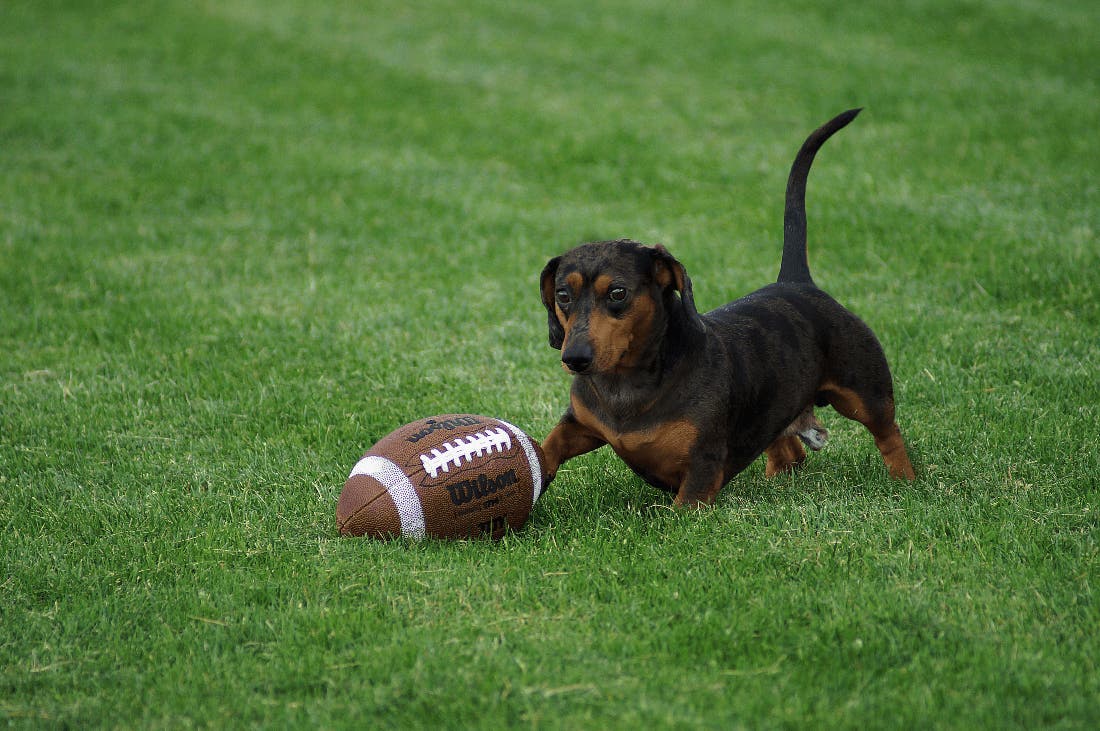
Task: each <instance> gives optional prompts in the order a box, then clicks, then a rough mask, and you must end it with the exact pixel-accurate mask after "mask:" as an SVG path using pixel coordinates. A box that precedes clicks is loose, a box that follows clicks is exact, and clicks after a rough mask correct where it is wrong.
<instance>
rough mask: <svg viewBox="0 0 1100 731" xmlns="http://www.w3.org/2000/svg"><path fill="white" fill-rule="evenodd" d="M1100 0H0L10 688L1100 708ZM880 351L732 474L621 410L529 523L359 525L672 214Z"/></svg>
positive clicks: (69, 716) (747, 272) (952, 711)
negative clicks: (803, 162)
mask: <svg viewBox="0 0 1100 731" xmlns="http://www.w3.org/2000/svg"><path fill="white" fill-rule="evenodd" d="M1097 27H1100V6H1097V5H1096V3H1094V2H1070V1H1069V0H1058V1H1054V2H1044V3H1036V2H993V1H992V0H985V1H984V2H983V1H979V0H966V1H965V2H957V1H956V2H950V1H948V0H910V1H907V2H902V3H890V4H879V5H877V6H876V5H871V4H855V3H844V2H834V1H832V0H828V1H826V2H821V1H816V2H809V0H800V1H796V2H774V1H771V0H769V1H767V2H765V1H764V0H749V2H744V3H736V4H728V7H726V6H725V4H721V6H720V4H717V3H700V2H688V3H681V4H676V3H667V2H650V1H648V0H636V1H632V2H627V1H626V0H616V1H613V2H606V3H592V2H588V1H585V2H581V1H580V0H575V1H574V0H565V1H563V2H552V3H522V4H521V3H503V2H489V1H488V0H474V1H465V2H443V1H440V2H412V3H408V2H389V1H383V2H376V3H356V2H347V1H343V0H336V1H334V2H326V3H304V2H297V3H296V2H288V1H283V0H278V1H274V2H258V1H249V0H229V1H227V2H177V1H166V2H159V3H147V2H109V3H101V2H91V1H88V2H77V1H73V2H62V1H49V2H31V1H29V0H7V1H5V2H4V3H2V4H0V295H2V297H0V557H2V558H0V561H2V564H0V566H2V569H3V570H2V572H0V590H2V597H3V599H2V601H0V618H2V632H0V719H2V720H4V721H6V722H7V723H8V724H10V725H14V726H29V727H54V726H56V727H69V728H89V727H121V728H135V727H140V728H180V727H192V726H197V727H214V728H233V727H250V726H262V727H299V728H303V727H304V728H312V727H317V728H340V727H348V728H423V729H438V728H454V729H463V728H485V729H490V728H491V729H499V728H539V729H602V728H616V729H637V728H647V727H648V728H661V729H663V728H714V729H729V728H738V727H743V728H773V727H785V728H830V729H832V728H852V729H857V728H858V729H864V728H922V729H923V728H1022V729H1034V728H1041V727H1056V728H1071V729H1072V728H1081V729H1087V728H1096V727H1097V726H1100V670H1098V668H1097V658H1100V606H1098V603H1097V597H1096V595H1095V592H1096V590H1097V588H1100V587H1093V586H1092V584H1093V583H1094V582H1096V583H1100V531H1098V526H1100V481H1098V478H1097V475H1098V474H1100V457H1098V454H1100V449H1098V447H1097V444H1096V435H1097V426H1098V424H1100V377H1098V366H1097V363H1098V362H1100V274H1098V272H1100V245H1098V238H1097V232H1098V229H1100V213H1098V210H1100V190H1098V181H1097V173H1096V169H1097V162H1098V157H1097V151H1096V149H1097V146H1096V137H1097V132H1096V130H1097V128H1098V126H1100V90H1098V83H1097V82H1098V77H1097V74H1096V70H1097V68H1100V47H1098V46H1097V43H1096V29H1097ZM852 106H862V107H864V108H865V111H864V112H863V114H861V115H860V117H859V118H858V119H857V120H856V121H855V122H854V123H853V124H852V125H851V126H849V127H848V128H846V129H845V130H843V131H842V132H841V133H839V134H838V135H837V137H835V138H834V139H833V140H831V141H830V142H829V143H828V145H827V146H826V147H825V148H824V149H823V150H822V152H821V154H820V155H819V156H818V160H817V163H816V164H815V168H814V171H813V174H812V175H811V178H810V184H809V195H808V199H809V200H808V206H809V238H810V260H811V266H812V267H813V271H814V276H815V279H816V280H817V282H818V283H819V284H820V285H822V286H823V287H824V288H825V289H827V290H828V291H830V292H831V293H832V294H833V295H834V296H836V297H837V298H838V299H839V300H840V301H841V302H843V303H845V304H846V305H848V306H849V307H850V308H851V309H853V310H854V311H855V312H856V313H858V314H859V315H861V316H862V317H863V318H864V319H865V320H866V321H867V322H868V323H869V324H870V325H871V327H872V328H873V329H874V330H875V331H876V333H877V334H878V335H879V337H880V339H881V340H882V342H883V345H884V348H885V350H886V353H887V356H888V358H889V359H890V362H891V365H892V368H893V371H894V377H895V382H896V389H897V401H898V419H899V422H900V424H901V427H902V430H903V432H904V433H905V435H906V438H907V440H908V442H909V445H910V451H911V454H912V456H913V460H914V463H915V465H916V468H917V471H918V475H919V476H918V480H917V481H916V482H915V483H913V484H902V483H899V482H894V481H891V480H890V479H889V478H888V477H887V476H886V473H885V469H884V467H883V466H882V463H881V459H880V458H879V457H878V454H877V452H876V450H875V449H874V446H873V444H872V442H871V440H870V438H869V437H868V436H867V434H866V432H865V430H863V429H862V427H859V426H858V425H856V424H854V423H852V422H847V421H846V420H844V419H843V418H841V417H840V416H839V415H837V414H836V413H835V412H833V411H831V410H829V409H825V410H822V411H821V412H820V417H821V419H822V420H823V422H824V423H825V425H826V426H827V427H828V428H829V430H830V432H831V434H832V440H831V442H830V444H829V445H828V446H827V447H826V448H825V450H824V451H822V452H820V453H817V454H815V455H813V456H811V458H810V459H809V460H808V462H807V463H806V465H805V467H804V469H802V470H801V471H800V472H799V473H797V474H796V475H794V476H787V477H781V478H778V479H774V480H767V479H765V478H764V467H763V462H762V461H759V462H758V463H756V464H755V465H753V466H752V467H751V468H750V469H748V470H746V471H745V472H743V473H742V474H740V475H738V476H737V477H736V478H735V479H734V480H733V481H732V482H731V483H730V484H729V485H728V486H727V487H726V488H725V489H724V490H723V492H722V493H721V495H720V497H719V499H718V501H717V504H716V505H715V506H714V507H712V508H706V509H701V510H698V511H677V510H673V509H672V508H671V506H670V500H669V498H668V496H667V495H665V494H664V493H661V492H659V491H656V490H654V489H652V488H650V487H648V486H647V485H645V484H644V483H642V482H641V481H639V480H638V479H637V478H635V477H634V476H633V475H632V473H630V471H629V470H628V469H627V468H626V467H625V466H624V465H623V464H622V463H621V462H619V461H618V460H617V459H616V458H615V457H614V455H611V454H605V453H604V451H605V450H601V451H598V452H595V453H592V454H590V455H586V456H584V457H581V458H578V459H576V460H574V461H572V462H570V463H568V464H567V465H566V466H565V467H564V468H563V470H562V471H561V473H560V474H559V476H558V478H557V480H556V481H555V482H554V484H553V485H552V486H551V488H550V489H549V491H548V492H547V493H545V494H544V496H543V497H542V499H541V500H540V501H539V503H538V504H537V505H536V506H535V510H534V511H533V513H532V515H531V518H530V521H529V523H528V524H527V526H526V527H525V528H524V529H523V530H522V531H519V532H516V533H512V534H509V535H508V536H506V537H505V538H504V539H503V540H502V541H500V542H499V543H492V542H486V541H466V542H438V541H425V542H420V543H414V542H405V541H395V542H388V543H383V542H375V541H369V540H362V539H346V538H340V537H338V536H337V535H336V528H335V519H334V513H335V505H336V498H337V495H338V494H339V491H340V488H341V487H342V485H343V482H344V479H345V478H346V476H347V473H348V471H349V470H350V469H351V467H352V466H353V465H354V464H355V462H356V461H357V459H358V458H359V456H360V455H361V454H362V452H363V451H365V450H366V449H367V448H368V447H369V446H370V445H371V444H372V443H374V442H375V441H377V440H378V439H380V438H381V437H382V436H384V435H385V434H386V433H388V432H389V431H391V430H392V429H393V428H395V427H396V426H398V425H400V424H403V423H405V422H408V421H411V420H413V419H415V418H417V417H421V416H427V415H430V414H435V413H448V412H473V413H482V414H488V415H493V416H498V417H501V418H506V419H508V420H509V421H511V422H513V423H515V424H518V425H520V426H522V427H523V428H525V429H526V430H527V431H528V432H529V433H530V434H532V435H533V436H535V437H536V438H540V439H541V438H542V437H543V436H545V434H546V433H547V432H548V431H549V430H550V428H551V427H552V426H553V425H554V423H555V422H556V420H557V418H558V416H559V415H560V413H561V411H562V409H563V408H564V406H565V404H566V394H567V390H568V376H566V375H565V374H564V373H563V372H562V370H561V368H560V367H559V364H558V357H559V354H558V353H557V352H556V351H554V350H552V349H550V348H549V347H547V344H546V329H545V328H546V317H545V311H544V310H543V308H542V305H541V303H540V301H539V293H538V274H539V271H540V270H541V268H542V266H543V265H544V264H545V262H546V261H547V259H549V258H550V257H551V256H554V255H556V254H559V253H561V252H562V251H564V250H565V249H567V248H569V247H570V246H572V245H574V244H576V243H579V242H581V241H585V240H592V239H605V238H617V237H623V236H629V237H632V238H636V239H639V240H642V241H646V242H649V243H658V242H659V243H663V244H664V245H666V246H667V247H668V248H669V249H670V250H671V251H672V252H673V253H674V254H675V255H676V256H677V257H678V258H679V259H680V261H682V262H683V263H684V264H685V266H686V267H687V270H688V272H689V273H690V274H691V275H692V278H693V281H694V285H695V295H696V302H697V304H698V305H699V306H700V309H709V308H711V307H716V306H718V305H719V304H721V303H723V302H725V301H727V300H729V299H732V298H734V297H736V296H739V295H741V294H744V293H747V292H749V291H751V290H752V289H755V288H756V287H759V286H761V285H763V284H765V283H767V282H769V281H772V280H773V279H774V277H775V275H776V273H777V272H778V266H779V252H780V238H781V232H782V205H783V186H784V183H785V181H786V175H787V172H788V168H789V165H790V162H791V160H792V159H793V155H794V153H795V152H796V150H797V149H798V146H799V145H800V144H801V142H802V140H803V138H804V137H805V135H806V134H807V133H808V132H809V131H811V130H812V129H813V128H814V127H816V126H817V125H818V124H820V123H822V122H824V121H825V120H826V119H828V118H830V117H831V116H833V115H834V114H836V113H838V112H840V111H842V110H844V109H846V108H849V107H852Z"/></svg>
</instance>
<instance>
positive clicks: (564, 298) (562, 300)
mask: <svg viewBox="0 0 1100 731" xmlns="http://www.w3.org/2000/svg"><path fill="white" fill-rule="evenodd" d="M554 296H555V297H556V298H557V300H558V304H559V305H561V306H562V307H565V306H566V305H568V304H569V303H571V302H572V301H573V295H571V294H569V290H568V289H559V290H558V291H557V292H555V293H554Z"/></svg>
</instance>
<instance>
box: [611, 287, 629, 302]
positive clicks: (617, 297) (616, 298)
mask: <svg viewBox="0 0 1100 731" xmlns="http://www.w3.org/2000/svg"><path fill="white" fill-rule="evenodd" d="M607 296H608V298H609V299H610V300H611V301H612V302H622V301H623V300H625V299H626V290H625V289H623V288H622V287H615V288H614V289H612V290H611V291H610V292H608V293H607Z"/></svg>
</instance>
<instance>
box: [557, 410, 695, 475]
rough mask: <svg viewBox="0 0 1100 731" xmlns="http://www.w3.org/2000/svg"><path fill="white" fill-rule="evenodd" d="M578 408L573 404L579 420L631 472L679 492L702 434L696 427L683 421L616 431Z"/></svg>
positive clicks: (591, 414)
mask: <svg viewBox="0 0 1100 731" xmlns="http://www.w3.org/2000/svg"><path fill="white" fill-rule="evenodd" d="M577 406H578V405H577V404H574V413H575V416H576V417H577V419H578V420H579V421H580V422H581V423H582V424H584V425H585V426H586V427H588V428H589V429H590V430H592V431H593V432H595V433H596V434H598V435H599V436H600V437H601V438H602V439H603V440H604V441H605V442H607V444H608V445H609V446H610V447H611V449H613V450H614V451H615V454H617V455H619V457H620V458H621V459H622V460H623V461H624V462H626V463H627V464H628V465H629V466H630V468H631V469H633V470H634V471H635V472H637V473H638V474H639V475H641V476H642V477H643V478H644V479H646V480H647V481H648V482H650V483H653V484H655V485H657V486H659V487H664V488H666V489H670V490H676V489H678V488H679V486H680V484H681V483H682V482H683V480H684V476H685V475H686V474H687V471H688V467H689V466H690V464H691V454H692V450H693V448H694V446H695V443H696V441H697V439H698V437H699V430H698V429H697V428H696V426H695V425H694V424H693V423H691V422H690V421H688V420H686V419H680V420H671V421H666V422H659V423H657V424H653V425H650V426H646V427H644V428H639V429H631V428H629V426H628V427H626V428H618V429H617V428H615V427H614V426H612V425H609V424H606V423H604V422H603V421H601V420H599V419H598V418H596V416H595V415H594V414H593V413H592V412H591V411H588V410H587V409H585V408H583V406H582V407H581V408H577Z"/></svg>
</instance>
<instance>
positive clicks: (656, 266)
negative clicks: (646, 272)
mask: <svg viewBox="0 0 1100 731" xmlns="http://www.w3.org/2000/svg"><path fill="white" fill-rule="evenodd" d="M653 278H654V280H655V281H656V282H657V284H659V285H660V286H661V288H662V289H663V290H664V292H665V294H666V296H672V297H675V295H674V294H672V293H673V292H677V293H679V295H680V297H679V300H680V304H681V305H682V306H683V313H684V315H685V316H686V318H687V320H688V322H689V323H690V324H691V326H692V327H698V328H700V329H701V328H702V327H703V321H702V320H701V319H700V318H699V311H698V310H696V309H695V295H694V294H692V291H691V278H690V277H688V275H687V270H686V269H684V265H683V264H681V263H680V262H679V261H677V260H676V257H674V256H673V255H672V254H670V253H669V252H668V249H666V248H665V247H663V246H661V245H660V244H657V245H656V246H655V247H653Z"/></svg>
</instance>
